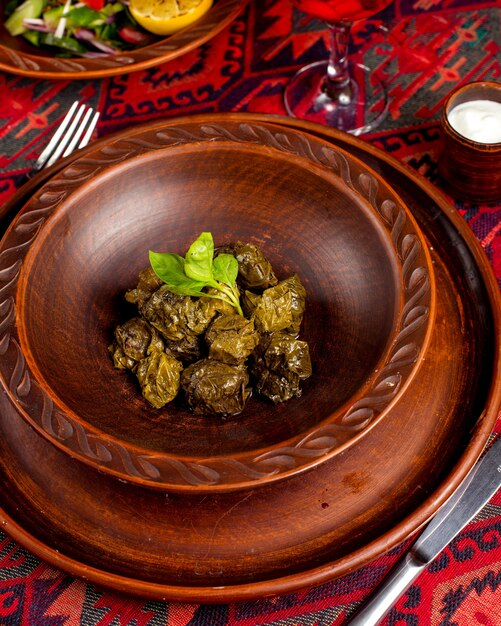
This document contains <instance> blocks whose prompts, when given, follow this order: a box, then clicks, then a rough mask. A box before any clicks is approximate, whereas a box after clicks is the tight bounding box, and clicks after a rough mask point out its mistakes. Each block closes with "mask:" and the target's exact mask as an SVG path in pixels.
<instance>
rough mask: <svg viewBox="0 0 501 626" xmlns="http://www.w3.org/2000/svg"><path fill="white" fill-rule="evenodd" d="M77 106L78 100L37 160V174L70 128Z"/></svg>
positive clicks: (35, 167)
mask: <svg viewBox="0 0 501 626" xmlns="http://www.w3.org/2000/svg"><path fill="white" fill-rule="evenodd" d="M77 106H78V100H75V102H74V103H73V104H72V105H71V107H70V109H69V111H68V113H66V115H65V117H64V119H63V121H62V122H61V124H60V125H59V127H58V129H57V130H56V132H55V133H54V135H53V137H52V139H51V140H50V141H49V143H48V144H47V146H46V147H45V149H44V150H43V152H42V154H41V155H40V156H39V157H38V159H37V161H36V163H35V166H34V168H33V169H34V170H35V171H36V172H37V171H38V170H41V169H42V167H43V166H44V165H45V163H46V162H47V160H48V159H49V157H50V155H51V154H52V152H53V150H54V149H55V147H56V146H57V144H58V142H59V140H60V139H61V137H62V135H63V133H64V131H65V130H66V128H67V127H68V125H69V123H70V120H71V118H72V116H73V113H74V111H75V109H76V108H77Z"/></svg>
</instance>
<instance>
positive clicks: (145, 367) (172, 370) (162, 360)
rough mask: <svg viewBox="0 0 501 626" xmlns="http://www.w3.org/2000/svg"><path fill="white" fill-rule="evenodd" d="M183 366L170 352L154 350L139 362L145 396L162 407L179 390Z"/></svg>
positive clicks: (158, 407) (138, 375)
mask: <svg viewBox="0 0 501 626" xmlns="http://www.w3.org/2000/svg"><path fill="white" fill-rule="evenodd" d="M182 370H183V366H182V365H181V363H180V362H179V361H178V360H177V359H175V358H174V357H173V356H171V355H170V354H167V353H166V352H158V351H154V352H152V353H151V354H150V355H149V356H147V357H146V358H145V359H142V360H141V361H140V362H139V365H138V367H137V370H136V375H137V379H138V381H139V384H140V386H141V391H142V393H143V396H144V397H145V398H146V400H148V402H150V404H152V405H153V406H154V407H155V408H157V409H160V408H162V407H163V406H165V405H166V404H167V403H168V402H171V401H172V400H174V398H175V397H176V396H177V394H178V392H179V387H180V380H181V372H182Z"/></svg>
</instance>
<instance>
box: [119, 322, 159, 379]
mask: <svg viewBox="0 0 501 626" xmlns="http://www.w3.org/2000/svg"><path fill="white" fill-rule="evenodd" d="M114 337H115V340H114V342H113V344H112V345H111V346H110V348H109V349H110V352H111V353H112V356H113V363H114V365H115V367H116V368H118V369H130V370H133V371H134V370H135V369H136V367H137V364H138V362H139V361H140V360H141V359H144V358H145V357H146V356H147V355H148V354H150V353H151V352H153V351H160V352H161V351H162V350H163V349H164V342H163V341H162V338H161V337H160V335H159V333H158V331H157V330H156V329H155V328H153V326H151V325H150V324H148V322H147V321H146V320H144V319H142V318H141V317H133V318H132V319H130V320H127V321H126V322H125V323H124V324H121V325H119V326H117V327H116V328H115V333H114Z"/></svg>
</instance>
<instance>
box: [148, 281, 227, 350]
mask: <svg viewBox="0 0 501 626" xmlns="http://www.w3.org/2000/svg"><path fill="white" fill-rule="evenodd" d="M139 310H140V312H141V314H142V315H143V316H144V318H145V319H147V320H148V321H149V322H150V323H151V324H152V326H154V327H155V328H157V329H158V331H159V332H160V333H161V334H162V336H163V337H164V339H165V342H166V344H167V346H168V348H169V349H170V350H171V352H173V353H174V354H175V355H176V357H178V358H180V359H181V360H182V361H188V362H192V361H195V360H198V359H199V358H200V357H201V354H202V351H201V335H202V334H203V333H204V332H205V330H206V329H207V327H208V326H209V324H210V323H211V321H212V319H213V318H214V317H215V316H216V315H218V314H220V313H221V312H223V313H232V312H233V307H232V306H231V305H230V304H229V303H227V302H222V301H221V300H215V299H213V298H209V297H203V298H199V299H194V298H192V297H190V296H179V295H176V294H174V293H172V291H170V290H169V288H168V287H167V286H166V285H162V286H161V287H160V288H159V289H157V290H156V291H155V292H154V293H152V294H151V296H150V297H149V298H148V299H147V300H144V301H143V302H142V303H140V304H139Z"/></svg>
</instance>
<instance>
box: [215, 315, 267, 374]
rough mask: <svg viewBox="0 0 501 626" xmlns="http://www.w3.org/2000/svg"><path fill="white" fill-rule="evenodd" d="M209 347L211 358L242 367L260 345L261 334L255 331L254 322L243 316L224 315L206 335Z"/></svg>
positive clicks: (216, 320) (217, 319)
mask: <svg viewBox="0 0 501 626" xmlns="http://www.w3.org/2000/svg"><path fill="white" fill-rule="evenodd" d="M205 341H206V342H207V345H208V346H209V357H210V358H212V359H216V360H217V361H222V362H223V363H228V364H229V365H240V364H242V363H244V362H245V360H246V359H247V357H248V356H249V354H251V352H252V351H253V350H254V348H255V347H256V346H257V344H258V343H259V333H258V332H257V331H256V330H255V329H254V322H253V321H252V320H248V319H245V317H242V316H241V315H237V314H234V315H222V316H220V317H217V318H216V319H215V320H214V321H213V322H212V324H211V325H210V326H209V329H208V330H207V332H206V333H205Z"/></svg>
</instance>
